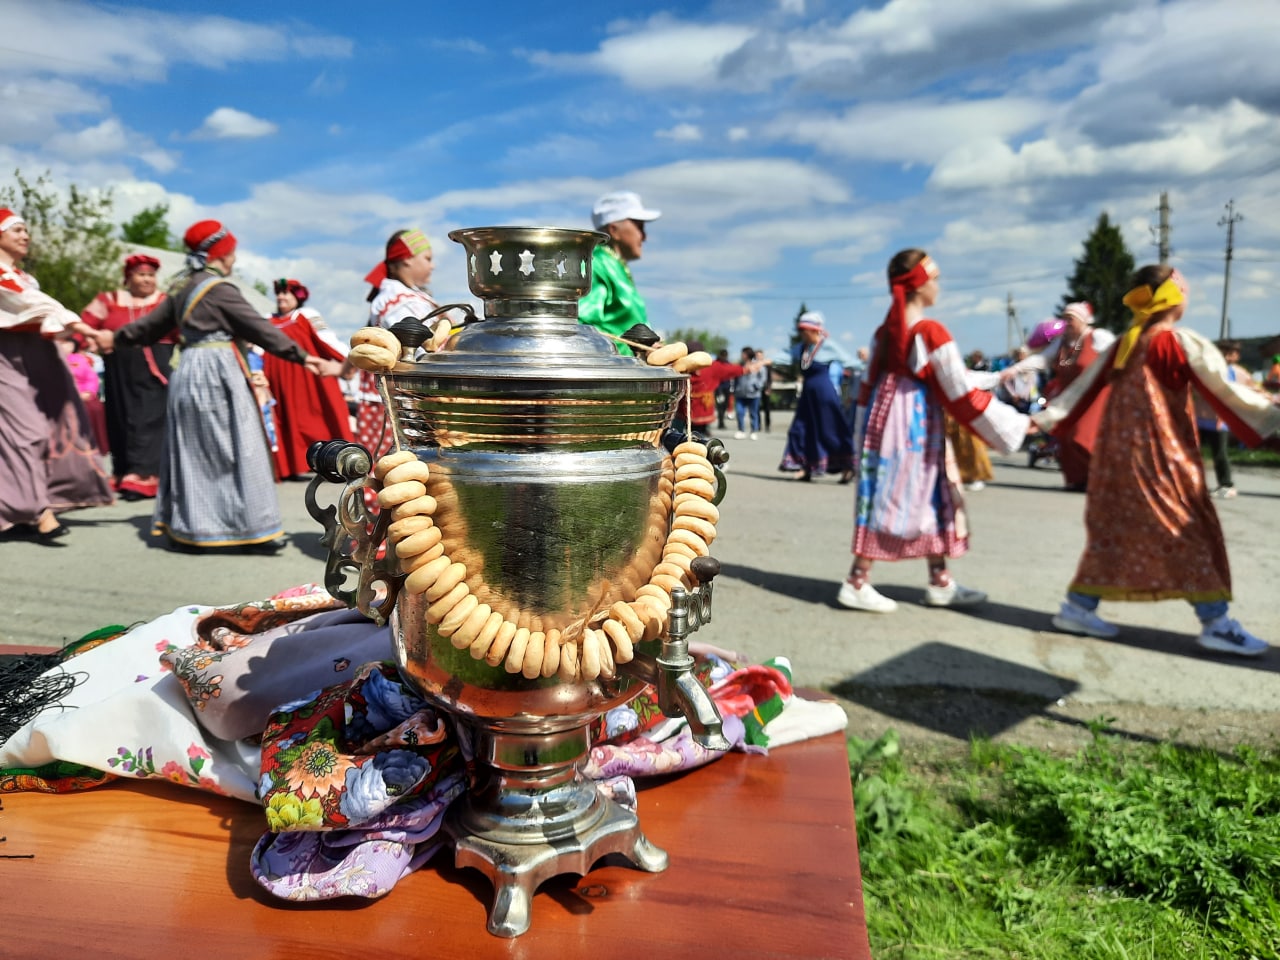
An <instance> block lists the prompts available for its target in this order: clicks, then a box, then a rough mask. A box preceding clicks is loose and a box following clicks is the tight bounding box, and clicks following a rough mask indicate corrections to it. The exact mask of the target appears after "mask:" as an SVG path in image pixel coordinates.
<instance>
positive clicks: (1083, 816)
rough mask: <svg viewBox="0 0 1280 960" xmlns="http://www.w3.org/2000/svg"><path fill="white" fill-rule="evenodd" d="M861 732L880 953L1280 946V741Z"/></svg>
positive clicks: (1227, 950)
mask: <svg viewBox="0 0 1280 960" xmlns="http://www.w3.org/2000/svg"><path fill="white" fill-rule="evenodd" d="M1100 729H1101V727H1100V725H1096V727H1095V734H1094V740H1093V742H1092V744H1091V745H1090V746H1089V747H1088V748H1086V749H1085V750H1083V751H1081V752H1080V753H1079V754H1077V755H1075V756H1072V757H1066V758H1063V757H1055V756H1052V755H1050V754H1047V753H1045V752H1043V751H1039V750H1035V749H1031V748H1026V747H1008V746H996V745H992V744H990V743H988V742H976V743H974V744H973V745H972V747H971V750H970V752H969V755H968V756H967V757H965V758H962V759H957V760H948V761H938V762H936V763H933V764H928V765H926V764H916V765H914V766H909V765H908V764H907V763H905V762H904V761H903V758H902V757H901V755H900V753H899V751H898V745H897V737H896V735H895V734H894V733H893V732H892V731H890V732H889V733H887V734H886V735H885V736H884V737H881V738H880V740H877V741H876V742H874V743H870V742H866V741H861V740H858V739H856V738H853V739H851V740H850V747H849V755H850V765H851V768H852V770H853V777H854V799H855V807H856V810H857V817H858V842H859V846H860V851H861V861H862V878H863V891H864V896H865V899H866V911H867V920H868V928H869V932H870V936H871V948H872V955H873V956H875V957H876V958H877V960H896V958H904V960H905V958H912V960H914V958H922V960H923V958H930V960H931V958H959V957H964V958H969V957H973V958H978V957H982V958H987V957H992V958H995V957H999V958H1006V957H1007V958H1015V957H1016V958H1026V960H1032V958H1035V960H1040V958H1044V960H1059V958H1061V960H1067V958H1071V960H1094V958H1123V960H1130V958H1135V960H1136V958H1144V960H1145V958H1150V960H1165V958H1183V957H1191V958H1205V960H1208V958H1214V960H1217V958H1222V960H1244V958H1249V957H1255V958H1259V960H1261V958H1276V957H1280V903H1278V902H1277V899H1276V898H1277V896H1278V895H1280V755H1278V754H1275V753H1269V754H1263V753H1260V752H1257V751H1255V750H1253V749H1251V748H1243V747H1242V748H1239V749H1238V750H1237V751H1236V752H1235V753H1234V754H1233V755H1231V756H1222V755H1220V754H1218V753H1215V752H1212V751H1209V750H1197V749H1190V748H1186V747H1179V746H1173V745H1167V744H1165V745H1151V744H1142V745H1132V744H1127V743H1124V742H1121V741H1118V740H1114V739H1111V738H1108V737H1106V736H1104V735H1103V734H1102V733H1101V732H1100Z"/></svg>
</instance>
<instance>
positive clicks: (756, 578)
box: [720, 563, 839, 608]
mask: <svg viewBox="0 0 1280 960" xmlns="http://www.w3.org/2000/svg"><path fill="white" fill-rule="evenodd" d="M720 576H722V577H733V579H735V580H741V581H742V582H743V583H749V584H751V585H752V586H753V587H760V588H761V589H763V590H768V591H769V592H770V593H780V594H782V596H784V597H791V598H793V599H796V600H807V601H808V602H809V603H821V604H824V605H825V606H828V607H833V608H834V607H835V606H836V600H835V597H836V591H837V590H838V589H839V581H836V580H832V579H831V578H830V577H824V578H822V579H821V580H819V579H817V578H816V577H799V576H796V575H795V574H792V573H782V572H780V571H777V570H760V569H757V568H756V567H744V566H742V565H741V564H737V563H722V564H721V565H720Z"/></svg>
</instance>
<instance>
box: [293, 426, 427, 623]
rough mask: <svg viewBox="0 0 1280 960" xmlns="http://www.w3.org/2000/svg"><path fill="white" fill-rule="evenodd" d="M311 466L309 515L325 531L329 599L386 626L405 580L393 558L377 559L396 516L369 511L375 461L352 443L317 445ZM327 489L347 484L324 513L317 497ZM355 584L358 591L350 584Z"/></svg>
mask: <svg viewBox="0 0 1280 960" xmlns="http://www.w3.org/2000/svg"><path fill="white" fill-rule="evenodd" d="M307 464H308V466H310V467H311V469H312V470H313V471H314V472H315V478H314V479H312V481H311V482H310V483H309V484H307V495H306V503H307V512H308V513H309V514H311V516H312V517H313V518H314V519H315V520H316V521H317V522H318V523H320V524H321V525H322V526H323V527H324V534H323V535H322V536H321V537H320V543H321V544H322V545H323V546H324V547H326V548H327V550H328V556H327V558H326V559H325V568H324V586H325V589H326V590H328V591H329V594H330V595H331V596H333V597H335V598H336V599H338V600H341V601H342V602H343V603H345V604H346V605H347V606H349V607H357V608H358V609H359V610H360V612H361V613H363V614H364V615H365V616H366V617H368V618H369V619H370V620H373V621H374V622H375V623H377V624H378V625H379V626H382V624H384V623H386V622H387V619H388V618H389V617H390V615H391V611H392V609H393V608H394V607H395V602H396V597H397V596H399V594H400V587H401V585H402V584H403V582H404V576H403V574H401V573H400V571H399V564H398V562H397V560H396V557H395V555H394V553H391V552H390V551H388V552H387V553H386V554H385V555H384V556H383V557H381V558H379V557H378V548H379V547H380V546H381V545H382V544H383V542H384V541H385V540H386V536H387V527H388V526H390V524H391V511H390V510H383V511H381V512H380V513H379V515H378V519H377V522H376V523H373V525H372V529H370V523H371V521H372V517H371V516H370V514H369V511H368V508H367V507H366V506H365V501H364V492H365V490H366V489H367V488H369V487H370V486H371V483H372V481H371V478H370V475H369V474H370V471H371V470H372V469H373V458H372V457H371V456H370V454H369V451H368V450H366V449H365V448H364V447H362V446H360V444H358V443H351V442H350V441H347V440H330V441H328V442H327V443H325V442H323V441H317V442H316V443H314V444H312V445H311V449H309V450H308V451H307ZM324 483H341V484H343V487H342V491H341V493H339V494H338V500H337V503H336V505H333V506H327V507H323V506H321V505H320V503H319V502H318V501H317V500H316V492H317V491H318V490H319V489H320V485H321V484H324ZM352 578H355V586H354V587H353V586H350V585H349V584H350V583H351V581H352Z"/></svg>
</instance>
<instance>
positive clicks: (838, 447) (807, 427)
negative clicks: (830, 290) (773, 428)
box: [778, 310, 853, 483]
mask: <svg viewBox="0 0 1280 960" xmlns="http://www.w3.org/2000/svg"><path fill="white" fill-rule="evenodd" d="M796 330H797V332H798V333H799V335H800V341H799V343H797V344H796V345H795V347H794V348H793V350H792V359H793V360H794V361H795V363H796V367H797V369H798V371H799V375H800V379H801V388H800V399H799V400H797V401H796V412H795V416H794V417H793V418H792V420H791V428H790V429H789V430H788V431H787V446H786V449H785V450H784V451H783V453H782V463H781V464H779V465H778V469H779V470H799V471H800V477H799V479H800V480H812V479H813V476H814V474H817V475H819V476H821V475H822V474H824V473H838V474H840V482H841V483H848V482H849V481H850V480H851V479H852V478H853V436H852V435H851V434H850V432H849V425H848V421H847V420H845V416H844V408H843V407H841V405H840V380H841V378H842V377H843V376H844V364H843V363H842V362H841V359H840V354H839V353H838V352H837V351H836V349H835V348H834V347H833V346H831V344H830V343H829V342H828V339H827V327H826V322H825V320H824V319H823V317H822V314H820V313H819V312H818V311H816V310H810V311H808V312H807V313H802V314H800V318H799V319H798V320H797V321H796Z"/></svg>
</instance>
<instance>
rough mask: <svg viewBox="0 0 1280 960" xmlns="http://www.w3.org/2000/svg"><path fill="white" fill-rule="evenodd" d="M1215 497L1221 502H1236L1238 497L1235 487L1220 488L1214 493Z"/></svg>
mask: <svg viewBox="0 0 1280 960" xmlns="http://www.w3.org/2000/svg"><path fill="white" fill-rule="evenodd" d="M1213 495H1214V496H1215V497H1217V498H1218V499H1219V500H1234V499H1235V498H1236V496H1237V494H1236V488H1235V487H1219V488H1218V489H1217V490H1215V491H1213Z"/></svg>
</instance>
